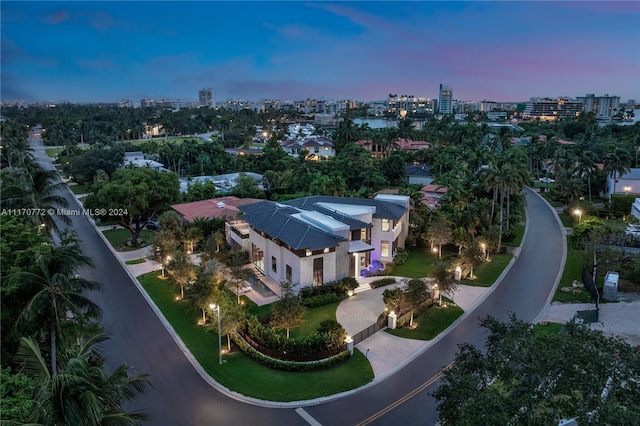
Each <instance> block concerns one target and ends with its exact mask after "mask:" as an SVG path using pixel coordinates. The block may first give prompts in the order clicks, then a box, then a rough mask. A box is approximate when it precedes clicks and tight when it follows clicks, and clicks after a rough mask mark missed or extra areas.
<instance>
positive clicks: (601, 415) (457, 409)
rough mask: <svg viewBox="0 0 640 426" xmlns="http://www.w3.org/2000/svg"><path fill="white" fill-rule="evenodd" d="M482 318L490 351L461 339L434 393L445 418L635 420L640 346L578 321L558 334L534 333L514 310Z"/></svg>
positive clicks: (447, 421) (459, 421)
mask: <svg viewBox="0 0 640 426" xmlns="http://www.w3.org/2000/svg"><path fill="white" fill-rule="evenodd" d="M481 324H482V326H483V327H485V328H486V329H488V330H489V333H490V334H489V336H488V337H487V339H486V343H485V346H486V351H481V350H479V349H477V348H475V347H473V346H471V345H469V344H467V343H464V344H462V345H460V347H459V352H458V355H457V356H456V359H455V362H454V363H452V365H451V367H450V368H448V369H446V370H445V371H444V373H443V376H442V383H441V385H440V387H439V388H438V389H437V390H436V391H435V393H434V396H435V398H436V400H437V401H438V412H439V414H440V423H441V424H442V425H476V424H483V425H505V424H527V425H549V424H558V422H559V421H560V420H561V419H563V418H576V420H577V422H578V424H580V425H582V424H593V425H596V424H598V425H601V424H619V425H632V424H636V423H637V419H638V418H640V408H639V406H638V404H637V403H636V402H637V401H639V400H640V382H639V381H638V377H640V354H639V353H638V351H637V348H635V347H633V346H630V345H629V344H628V343H627V342H625V341H624V340H622V339H621V338H619V337H606V336H604V335H603V334H602V333H601V332H599V331H595V330H591V329H589V328H588V327H587V326H584V325H579V324H576V323H573V322H570V323H568V324H566V325H565V332H564V333H563V334H557V335H542V334H537V333H536V332H535V329H534V328H533V327H532V325H531V324H528V323H526V322H524V321H521V320H518V319H517V318H515V316H511V318H510V320H509V321H508V322H506V323H503V322H500V321H498V320H496V319H494V318H491V317H488V318H486V319H484V320H482V322H481ZM605 390H606V391H605Z"/></svg>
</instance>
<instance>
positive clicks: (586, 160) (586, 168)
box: [576, 149, 598, 202]
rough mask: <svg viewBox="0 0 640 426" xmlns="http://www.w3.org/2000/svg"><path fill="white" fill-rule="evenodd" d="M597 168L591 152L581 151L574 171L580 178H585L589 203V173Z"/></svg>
mask: <svg viewBox="0 0 640 426" xmlns="http://www.w3.org/2000/svg"><path fill="white" fill-rule="evenodd" d="M597 169H598V168H597V167H596V163H595V160H594V155H593V152H591V151H589V150H587V149H582V150H581V151H580V153H579V154H578V158H577V167H576V171H577V172H578V175H580V176H581V177H584V176H585V175H586V176H587V190H588V191H589V202H591V173H593V172H595V171H596V170H597Z"/></svg>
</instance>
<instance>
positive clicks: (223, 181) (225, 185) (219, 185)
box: [180, 172, 262, 193]
mask: <svg viewBox="0 0 640 426" xmlns="http://www.w3.org/2000/svg"><path fill="white" fill-rule="evenodd" d="M241 174H244V175H247V176H251V177H252V178H253V180H254V181H255V182H256V184H257V185H258V188H260V189H262V175H261V174H260V173H253V172H239V173H228V174H226V175H218V176H196V177H193V178H191V179H186V178H180V192H182V193H184V192H187V191H188V190H189V186H190V185H193V184H194V183H196V182H200V183H205V182H213V184H214V185H215V186H216V192H220V193H225V192H229V191H230V190H231V189H232V188H233V187H234V186H236V181H237V180H238V177H240V175H241Z"/></svg>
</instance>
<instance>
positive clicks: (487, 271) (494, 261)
mask: <svg viewBox="0 0 640 426" xmlns="http://www.w3.org/2000/svg"><path fill="white" fill-rule="evenodd" d="M512 258H513V256H512V255H510V254H493V255H491V257H490V259H491V261H490V262H485V263H483V264H482V265H480V266H478V267H477V268H476V269H474V271H473V275H475V278H474V279H472V280H469V279H467V280H462V284H465V285H471V286H475V287H491V286H492V285H493V283H495V282H496V280H497V279H498V277H499V276H500V274H502V271H504V269H505V268H506V267H507V265H508V264H509V262H511V259H512Z"/></svg>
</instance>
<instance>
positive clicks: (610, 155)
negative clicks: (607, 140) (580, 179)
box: [604, 147, 631, 195]
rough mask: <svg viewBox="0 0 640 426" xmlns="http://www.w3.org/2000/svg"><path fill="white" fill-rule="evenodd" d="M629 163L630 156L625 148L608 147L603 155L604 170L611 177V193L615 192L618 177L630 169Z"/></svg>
mask: <svg viewBox="0 0 640 426" xmlns="http://www.w3.org/2000/svg"><path fill="white" fill-rule="evenodd" d="M630 165H631V156H630V155H629V153H628V152H627V150H625V149H622V148H614V147H610V148H609V150H608V152H607V153H606V154H605V155H604V170H605V171H606V172H607V174H608V175H610V176H611V178H612V179H613V191H612V192H611V194H612V195H613V194H615V193H616V183H617V182H618V178H619V177H620V176H622V175H623V174H625V173H627V172H628V171H629V170H630Z"/></svg>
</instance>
